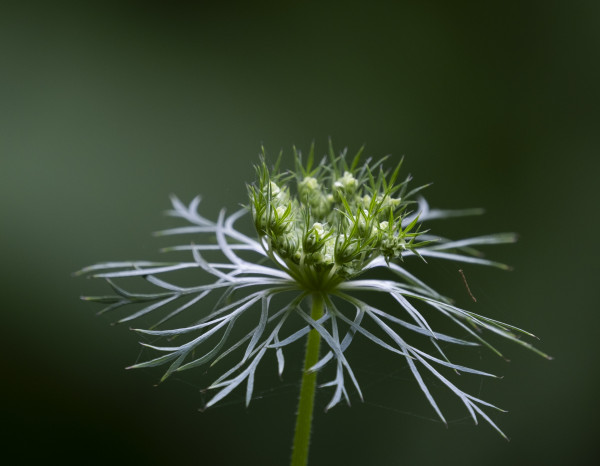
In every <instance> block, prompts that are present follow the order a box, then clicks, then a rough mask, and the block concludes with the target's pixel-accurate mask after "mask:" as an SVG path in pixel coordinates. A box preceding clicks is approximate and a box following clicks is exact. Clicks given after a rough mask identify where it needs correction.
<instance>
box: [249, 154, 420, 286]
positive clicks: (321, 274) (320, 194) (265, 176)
mask: <svg viewBox="0 0 600 466" xmlns="http://www.w3.org/2000/svg"><path fill="white" fill-rule="evenodd" d="M334 162H337V164H338V165H335V164H334V169H329V170H326V169H325V168H324V167H323V165H320V166H319V167H317V168H316V169H312V170H311V167H310V166H308V167H307V168H306V169H304V168H302V167H301V168H300V170H299V173H295V174H294V176H287V177H284V176H283V175H278V174H274V175H272V174H271V173H270V172H269V170H268V169H267V168H266V166H265V164H264V163H263V164H262V166H260V167H258V168H257V171H258V174H259V181H258V185H257V186H250V187H249V188H250V198H251V211H252V214H253V218H254V222H255V226H256V229H257V232H258V234H259V235H260V236H261V238H263V239H264V244H265V245H266V248H267V250H268V251H267V252H269V253H272V254H275V255H277V256H278V257H279V258H280V259H282V260H283V262H284V263H285V264H286V266H287V267H288V268H289V271H290V273H293V272H296V273H297V275H298V277H306V276H312V277H313V278H314V280H313V282H314V283H317V282H320V281H323V280H328V281H334V282H335V281H336V280H337V281H338V282H341V281H342V280H344V279H347V278H348V277H352V276H355V275H357V274H359V273H360V272H361V271H362V270H363V269H364V267H365V266H366V265H367V264H368V263H369V262H370V261H372V260H373V259H375V258H376V257H379V256H383V257H384V258H385V259H386V261H389V260H391V259H395V258H401V257H402V253H403V252H405V251H407V250H412V249H414V248H415V247H418V246H420V245H421V244H423V243H415V242H414V240H415V238H416V237H417V236H418V235H419V233H418V229H417V232H415V233H410V230H411V229H412V228H413V227H414V226H415V224H416V221H415V222H412V223H411V225H409V226H408V227H407V228H405V229H404V230H403V229H402V227H401V225H402V219H403V218H404V216H405V215H406V212H405V211H406V207H407V205H408V204H409V203H408V202H407V201H406V200H405V199H403V197H402V195H403V194H404V192H405V190H404V187H405V183H406V182H404V183H401V184H399V185H394V181H395V177H396V175H397V171H398V169H397V170H396V171H395V172H394V174H393V175H392V177H391V178H392V179H390V180H387V179H386V174H385V173H384V172H383V171H382V170H380V173H379V176H378V177H377V178H376V177H374V176H373V175H372V173H371V169H370V167H369V165H368V164H365V165H363V166H362V167H360V168H358V169H357V168H355V167H353V168H351V167H348V166H347V164H345V160H344V159H343V157H340V158H338V159H335V161H334ZM309 165H310V164H309ZM294 178H295V180H296V183H295V184H296V192H297V194H296V195H295V196H294V195H291V194H290V188H289V185H290V184H294V183H293V180H294ZM290 180H291V181H292V182H291V183H290ZM314 283H313V285H311V286H316V285H314Z"/></svg>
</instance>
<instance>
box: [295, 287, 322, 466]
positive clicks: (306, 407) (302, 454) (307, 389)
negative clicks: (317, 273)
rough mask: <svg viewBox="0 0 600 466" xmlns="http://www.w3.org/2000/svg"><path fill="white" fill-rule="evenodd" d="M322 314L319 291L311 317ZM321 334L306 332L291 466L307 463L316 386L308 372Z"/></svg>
mask: <svg viewBox="0 0 600 466" xmlns="http://www.w3.org/2000/svg"><path fill="white" fill-rule="evenodd" d="M322 316H323V297H322V296H321V295H320V294H319V293H314V294H313V305H312V313H311V317H312V319H313V320H315V321H316V320H319V319H320V318H321V317H322ZM320 344H321V336H320V335H319V332H317V331H316V330H315V329H311V330H310V332H308V338H307V341H306V355H305V357H304V371H303V373H302V385H301V387H300V399H299V400H298V413H297V415H296V432H295V433H294V445H293V447H292V462H291V466H306V465H307V464H308V447H309V443H310V431H311V425H312V416H313V407H314V404H315V403H314V402H315V389H316V387H317V373H316V372H310V373H309V372H308V369H310V368H311V367H312V366H314V365H315V364H316V363H317V362H318V361H319V346H320Z"/></svg>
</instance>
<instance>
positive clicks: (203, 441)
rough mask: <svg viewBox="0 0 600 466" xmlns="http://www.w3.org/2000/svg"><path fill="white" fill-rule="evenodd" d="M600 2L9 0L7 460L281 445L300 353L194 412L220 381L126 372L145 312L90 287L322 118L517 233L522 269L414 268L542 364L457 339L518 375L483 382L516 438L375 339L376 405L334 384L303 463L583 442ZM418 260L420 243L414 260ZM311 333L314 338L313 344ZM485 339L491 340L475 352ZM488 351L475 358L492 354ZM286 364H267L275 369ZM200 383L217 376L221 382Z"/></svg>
mask: <svg viewBox="0 0 600 466" xmlns="http://www.w3.org/2000/svg"><path fill="white" fill-rule="evenodd" d="M599 26H600V4H599V3H598V2H594V1H587V2H586V1H582V2H541V1H538V2H508V3H507V2H485V5H484V4H481V3H479V2H464V3H463V2H458V3H456V2H451V3H447V2H437V3H436V2H416V1H412V2H393V6H392V2H387V3H386V2H384V3H380V2H370V3H369V4H368V5H366V4H362V3H359V2H355V3H353V2H343V3H342V2H338V3H336V2H320V3H318V4H316V5H308V4H305V3H301V2H289V3H286V4H285V5H281V4H280V3H275V2H274V3H263V2H249V3H243V4H240V5H232V4H224V3H219V2H207V3H202V4H200V3H196V2H171V3H168V4H166V3H165V4H158V3H148V2H119V3H114V4H113V3H110V2H101V3H100V2H99V3H90V2H80V3H73V4H67V3H61V2H37V3H36V2H10V1H3V2H0V214H1V219H2V220H1V225H2V228H1V231H2V233H1V235H0V238H1V243H0V248H1V256H0V257H1V258H2V267H1V268H0V274H1V279H2V311H1V312H2V317H3V319H2V339H1V341H2V347H3V349H2V351H0V364H1V367H2V374H3V375H2V383H1V384H0V387H1V388H0V391H1V395H2V408H0V409H1V413H2V414H1V416H2V427H1V428H0V429H2V431H3V432H2V433H1V435H0V443H1V444H4V445H3V447H2V452H3V456H4V457H10V456H13V457H14V458H16V460H15V461H14V462H13V463H10V464H28V463H30V464H31V463H39V462H42V461H43V462H50V461H52V460H54V461H56V460H60V461H61V462H62V463H63V464H68V463H72V464H96V463H97V464H100V463H103V464H104V463H107V462H110V463H111V464H146V465H154V464H207V465H236V464H253V465H282V464H286V463H287V462H288V459H289V452H290V444H291V437H292V433H293V425H294V413H295V409H296V397H297V390H298V380H299V363H298V364H297V366H296V367H294V366H293V364H291V366H290V367H288V368H287V370H286V373H285V374H284V379H283V381H279V380H278V379H277V378H276V377H273V376H272V373H274V372H275V369H274V363H273V364H272V365H269V364H266V366H268V367H267V370H265V374H268V375H265V378H264V379H263V381H264V382H263V385H262V386H259V387H258V388H259V391H258V392H257V396H256V398H255V399H254V400H253V402H252V404H251V405H250V407H249V408H248V409H246V408H245V406H244V402H243V393H242V392H239V393H238V392H235V393H234V394H233V395H232V396H231V398H230V400H229V402H228V403H225V404H224V405H223V406H221V407H217V408H214V409H210V410H208V411H207V412H204V413H200V412H198V408H199V407H201V406H202V405H203V403H204V401H205V398H204V395H203V394H202V393H201V392H200V389H202V388H204V387H205V386H206V383H207V380H204V379H197V378H196V376H194V375H193V374H191V373H190V375H189V377H188V376H187V374H185V373H184V375H183V376H181V377H176V378H174V379H173V380H170V381H168V382H167V383H165V384H163V385H161V386H159V387H155V386H154V384H155V383H156V382H157V381H158V379H159V377H160V372H156V371H151V370H147V371H125V370H124V367H126V366H128V365H130V364H132V363H134V362H135V361H136V358H137V357H138V354H139V345H138V343H137V337H136V335H134V334H133V333H132V332H131V331H129V330H128V328H127V326H126V325H125V326H111V325H109V324H110V323H111V322H112V320H111V317H110V316H103V317H96V316H95V312H96V311H97V310H99V308H98V307H95V306H94V305H92V304H87V303H84V302H81V301H80V300H79V299H78V297H79V296H80V295H84V294H93V293H97V292H100V293H102V292H104V291H106V288H105V287H104V286H103V285H102V284H101V283H96V282H92V281H88V280H85V279H81V278H79V279H75V278H72V277H71V273H72V272H73V271H75V270H78V269H79V268H81V267H83V266H85V265H89V264H92V263H95V262H100V261H106V260H126V259H154V260H156V259H160V257H161V256H160V255H159V254H158V252H157V250H158V249H159V248H160V247H162V246H165V245H168V242H167V243H166V244H165V240H161V239H157V238H153V237H152V236H151V234H150V233H151V232H152V231H156V230H159V229H161V228H164V227H165V226H169V225H170V224H169V223H167V220H166V219H165V218H164V217H163V216H162V214H161V212H162V211H164V210H165V209H167V208H168V207H169V202H168V196H169V194H172V193H174V194H177V195H178V196H179V197H180V198H182V199H183V200H185V201H189V200H191V199H192V197H193V196H195V195H196V194H202V195H203V199H204V202H203V204H202V212H203V213H204V214H206V215H207V216H208V217H209V218H213V217H214V216H216V215H217V213H218V211H219V209H220V208H221V207H222V206H225V207H227V208H228V209H230V210H232V209H235V208H237V206H238V205H239V204H240V203H244V202H246V192H245V189H246V188H245V183H246V182H251V181H252V180H253V179H254V172H253V168H252V165H253V163H255V162H256V161H257V154H258V152H259V150H260V146H261V144H264V145H265V148H266V150H267V152H268V153H269V154H271V155H272V156H275V155H276V154H277V153H278V152H279V151H280V150H281V149H283V151H284V164H286V166H290V160H291V158H290V154H291V146H292V145H293V144H295V145H297V146H298V147H299V148H300V149H304V150H307V149H308V147H309V146H310V143H311V141H313V140H314V141H315V143H316V145H317V151H318V152H322V153H324V152H325V150H326V145H327V140H328V138H329V137H331V138H332V140H333V143H334V145H335V146H336V147H337V148H339V149H341V148H343V147H348V148H349V150H350V151H351V152H352V151H356V150H358V148H359V147H360V146H361V145H363V144H365V145H366V152H367V154H368V155H372V156H377V157H378V156H382V155H386V154H392V159H393V160H398V159H399V158H400V157H401V156H405V165H404V167H405V173H408V172H410V173H412V174H413V176H414V179H415V183H416V184H418V183H421V184H422V183H428V182H433V183H434V184H433V185H432V186H431V187H430V188H428V190H427V197H428V199H429V201H430V203H431V204H432V205H433V206H437V207H447V208H457V207H485V208H486V210H487V213H486V215H485V216H483V217H479V218H476V219H469V220H468V221H462V220H456V221H448V223H440V224H436V227H437V228H439V230H437V231H438V232H441V233H442V234H448V235H450V236H454V237H457V236H458V235H461V236H468V235H478V234H485V233H491V232H496V231H516V232H518V233H519V234H520V241H519V242H518V243H517V244H515V245H510V246H506V247H504V246H503V247H497V248H495V249H490V250H489V251H488V252H489V256H490V257H492V258H497V259H501V260H503V261H505V262H508V263H510V264H512V265H513V266H514V267H515V270H514V271H513V272H501V271H496V270H482V269H480V268H476V267H463V269H464V270H465V274H466V276H467V278H468V279H469V284H470V286H471V289H472V291H473V293H474V294H475V295H476V296H477V297H478V302H477V303H472V302H469V297H468V295H467V294H466V292H465V288H464V285H463V283H462V279H461V277H460V275H459V273H458V271H457V269H458V266H456V265H454V264H448V263H439V262H435V263H432V264H430V266H428V267H422V266H418V270H419V272H420V273H422V274H423V276H424V277H425V278H426V279H427V280H429V281H430V282H432V283H433V284H435V285H436V286H439V287H440V288H441V289H442V290H443V291H444V292H446V293H449V294H451V295H452V296H456V297H457V299H458V302H459V303H461V304H463V305H466V306H469V309H471V310H473V311H474V312H478V313H481V314H484V315H487V316H490V317H494V318H497V319H499V320H502V321H506V322H510V323H513V324H515V325H518V326H521V327H523V328H526V329H529V330H531V331H533V332H534V333H535V334H536V335H538V336H539V337H540V338H541V341H540V342H539V344H538V346H539V347H540V348H542V349H543V350H545V351H547V352H548V353H550V354H551V355H553V356H554V357H555V359H554V360H553V361H550V362H549V361H546V360H544V359H542V358H540V357H538V356H536V355H534V354H530V353H528V352H526V351H525V350H522V349H521V348H519V347H517V346H516V345H509V344H504V343H503V342H497V343H498V345H499V346H500V347H501V348H502V349H503V350H504V351H505V353H506V355H507V357H509V358H510V359H511V362H510V363H507V362H505V361H503V360H501V359H498V358H496V357H495V356H494V355H493V354H491V353H489V352H486V351H484V350H481V351H475V352H474V353H471V354H470V355H464V358H463V355H460V354H459V355H458V356H459V358H458V359H457V360H458V361H463V362H464V361H469V358H475V359H476V360H477V361H475V363H476V364H478V367H481V368H483V369H489V370H492V371H493V372H495V373H498V374H500V375H503V376H504V378H503V379H502V380H492V381H490V380H486V381H484V382H483V383H480V381H479V380H476V381H475V382H473V379H472V378H470V379H469V378H467V377H468V376H463V377H464V378H465V379H464V381H465V384H466V385H467V386H468V384H469V383H474V384H475V385H474V386H473V387H474V388H473V389H474V392H475V393H477V394H480V395H481V396H482V397H483V398H484V399H486V400H489V401H492V402H494V403H496V404H497V405H499V406H501V407H503V408H505V409H507V410H508V411H509V413H508V414H502V413H496V412H490V414H491V415H492V416H493V418H494V420H495V421H496V422H497V423H498V424H499V425H500V427H501V428H502V429H503V430H504V431H505V432H506V433H507V434H508V436H509V437H510V438H511V441H510V442H506V441H504V440H503V439H502V438H500V437H499V436H498V435H497V433H496V432H494V431H493V430H492V429H491V428H490V427H489V426H488V425H486V424H485V423H482V425H480V426H478V427H476V426H474V425H473V423H472V422H471V421H469V420H468V419H466V418H465V415H466V413H465V412H464V410H463V409H462V408H461V406H460V405H459V402H458V401H457V400H456V399H454V398H453V397H452V396H451V395H447V394H446V395H444V394H443V393H442V394H441V395H440V396H441V398H440V405H441V406H442V409H443V410H444V412H445V413H446V414H447V418H448V419H449V421H450V422H449V427H448V428H445V427H444V425H443V424H441V423H440V422H438V421H436V420H435V419H434V418H435V415H434V413H433V411H432V410H431V408H430V407H429V406H428V404H427V402H426V400H425V398H424V396H423V395H422V394H421V393H420V392H419V390H418V388H417V387H416V383H415V382H414V380H412V379H411V377H410V374H407V371H406V367H403V366H402V364H401V363H400V362H399V361H397V360H395V359H390V360H389V361H388V360H386V359H382V356H381V355H380V354H379V352H377V351H376V350H375V351H373V350H374V348H373V347H372V345H367V344H365V343H366V342H365V341H357V346H356V348H355V349H354V353H353V357H354V358H355V361H356V363H355V364H356V365H355V367H356V371H357V376H358V378H359V381H360V382H361V384H362V386H363V391H364V394H365V398H366V399H365V403H361V402H360V401H359V400H358V399H357V398H356V397H355V398H354V400H355V401H354V403H353V406H352V407H351V408H348V407H345V406H342V407H338V408H336V409H334V410H332V411H330V412H328V413H326V414H325V413H324V412H323V407H324V406H325V404H326V402H327V401H328V400H329V396H330V394H329V393H321V394H320V395H319V394H318V396H317V411H316V415H315V424H314V430H313V441H312V451H311V460H312V463H311V464H315V465H362V464H376V465H394V464H404V465H431V464H441V463H442V462H443V463H444V464H447V465H454V464H456V465H458V464H461V465H465V464H487V465H500V464H502V465H503V464H510V463H514V462H515V461H518V462H519V463H521V464H540V465H563V464H587V463H588V461H587V458H588V457H589V456H590V455H592V454H593V453H597V445H596V443H595V442H596V438H597V434H598V427H597V419H596V418H597V414H598V398H597V393H596V392H597V386H598V381H599V377H598V373H597V370H598V362H599V357H598V347H597V344H596V341H595V339H596V338H597V329H598V324H599V319H598V298H600V295H599V291H598V290H599V287H598V279H599V278H600V267H599V265H598V255H597V254H598V252H597V248H596V243H595V241H597V232H598V226H599V223H598V200H599V198H598V188H597V185H598V182H597V177H598V168H599V163H598V155H599V149H600V131H599V124H600V92H599V86H598V83H599V82H600V53H599V50H600V27H599ZM416 267H417V266H416ZM361 343H362V344H363V345H361ZM301 352H302V345H299V346H298V349H297V354H298V357H301ZM473 355H474V356H473ZM479 359H481V361H479ZM269 377H270V378H271V379H272V380H270V379H269ZM203 384H204V385H203Z"/></svg>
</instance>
